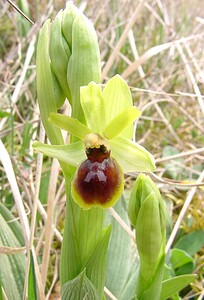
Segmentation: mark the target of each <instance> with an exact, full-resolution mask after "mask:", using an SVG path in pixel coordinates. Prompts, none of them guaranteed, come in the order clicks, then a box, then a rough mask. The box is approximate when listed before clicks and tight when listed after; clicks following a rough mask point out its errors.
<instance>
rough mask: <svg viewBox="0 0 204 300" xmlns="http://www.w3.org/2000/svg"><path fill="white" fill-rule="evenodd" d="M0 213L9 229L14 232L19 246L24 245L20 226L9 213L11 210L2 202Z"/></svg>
mask: <svg viewBox="0 0 204 300" xmlns="http://www.w3.org/2000/svg"><path fill="white" fill-rule="evenodd" d="M0 215H1V216H2V217H3V218H4V220H5V222H7V224H9V227H10V229H11V230H12V232H13V233H14V235H15V237H16V239H17V240H18V243H19V244H20V246H21V247H23V246H25V241H24V237H23V233H22V229H21V226H20V224H19V222H18V221H17V219H16V218H14V216H13V215H12V214H11V212H10V211H9V210H8V209H7V208H6V207H5V206H4V205H3V204H2V203H0Z"/></svg>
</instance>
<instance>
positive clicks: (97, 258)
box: [84, 225, 112, 299]
mask: <svg viewBox="0 0 204 300" xmlns="http://www.w3.org/2000/svg"><path fill="white" fill-rule="evenodd" d="M111 230H112V226H111V225H109V226H108V227H107V228H105V229H103V231H102V233H101V236H100V240H99V241H98V243H97V244H96V247H95V249H93V252H91V253H90V257H89V259H88V260H87V261H86V262H85V264H84V266H86V274H87V276H88V278H89V279H90V280H91V282H92V283H93V284H94V286H95V287H96V289H97V292H98V295H99V299H101V297H102V295H103V289H104V286H105V280H106V265H107V251H108V243H109V239H110V234H111Z"/></svg>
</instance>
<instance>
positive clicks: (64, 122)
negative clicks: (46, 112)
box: [49, 113, 91, 139]
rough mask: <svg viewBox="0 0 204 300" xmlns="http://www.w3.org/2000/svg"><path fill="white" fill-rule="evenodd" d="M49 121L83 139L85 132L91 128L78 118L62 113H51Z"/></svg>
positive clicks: (88, 131)
mask: <svg viewBox="0 0 204 300" xmlns="http://www.w3.org/2000/svg"><path fill="white" fill-rule="evenodd" d="M49 121H50V122H51V123H52V124H54V125H55V126H57V127H59V128H61V129H63V130H66V131H68V132H69V133H71V134H73V135H74V136H76V137H78V138H80V139H84V138H85V136H86V135H87V134H89V133H91V130H90V129H89V128H88V127H87V126H86V125H84V124H83V123H81V122H80V121H79V120H78V119H75V118H71V117H68V116H65V115H62V114H58V113H51V114H50V118H49Z"/></svg>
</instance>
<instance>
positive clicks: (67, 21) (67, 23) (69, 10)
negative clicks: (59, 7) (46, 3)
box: [62, 2, 79, 49]
mask: <svg viewBox="0 0 204 300" xmlns="http://www.w3.org/2000/svg"><path fill="white" fill-rule="evenodd" d="M78 13H79V11H78V10H77V8H76V6H74V5H73V4H72V3H71V2H67V4H66V8H65V10H64V11H63V16H62V34H63V36H64V38H65V40H66V42H67V44H68V45H69V47H70V49H71V47H72V34H71V33H72V26H73V22H74V19H75V17H76V15H77V14H78Z"/></svg>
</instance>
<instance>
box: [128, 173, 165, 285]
mask: <svg viewBox="0 0 204 300" xmlns="http://www.w3.org/2000/svg"><path fill="white" fill-rule="evenodd" d="M128 213H129V217H130V220H131V223H132V224H133V226H134V227H135V233H136V244H137V248H138V252H139V256H140V275H141V276H142V278H144V279H145V281H147V280H149V279H150V278H151V277H152V276H153V275H154V273H155V271H156V269H157V267H158V264H159V262H160V259H161V257H162V256H163V254H164V249H165V242H166V225H165V224H166V223H165V219H166V214H165V207H164V203H163V200H162V198H161V195H160V193H159V190H158V188H157V187H156V185H155V184H154V182H153V181H152V180H151V178H150V177H149V176H146V175H144V174H140V175H139V176H138V178H137V180H136V182H135V184H134V187H133V190H132V193H131V196H130V201H129V208H128Z"/></svg>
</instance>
